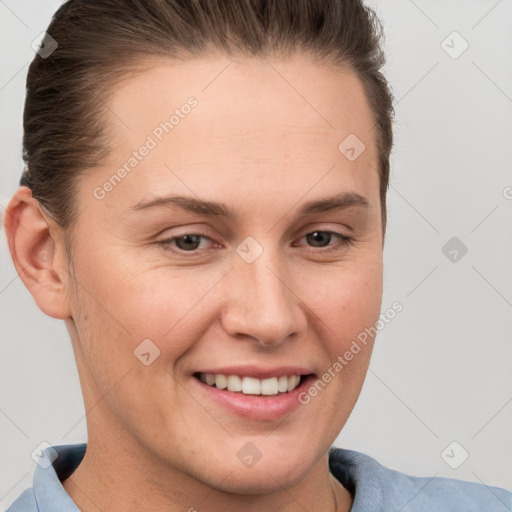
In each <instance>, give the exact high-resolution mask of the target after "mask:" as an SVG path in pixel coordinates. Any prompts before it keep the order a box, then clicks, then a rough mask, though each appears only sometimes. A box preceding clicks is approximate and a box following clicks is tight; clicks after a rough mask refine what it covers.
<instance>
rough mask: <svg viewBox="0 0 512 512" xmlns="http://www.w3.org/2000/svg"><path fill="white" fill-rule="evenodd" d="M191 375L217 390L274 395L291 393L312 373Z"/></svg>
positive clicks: (255, 394)
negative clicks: (261, 377)
mask: <svg viewBox="0 0 512 512" xmlns="http://www.w3.org/2000/svg"><path fill="white" fill-rule="evenodd" d="M193 376H194V377H195V378H196V379H197V380H199V381H201V382H202V383H203V384H206V385H207V386H210V387H212V388H215V389H219V390H226V391H230V392H232V393H237V394H242V395H253V396H261V397H275V396H280V395H285V394H288V393H291V392H292V391H294V390H295V389H297V388H298V387H300V386H301V385H302V384H303V383H304V381H305V380H307V379H308V377H311V376H313V374H302V375H300V374H292V375H279V376H274V377H268V378H265V379H258V378H256V377H252V376H248V375H246V376H243V375H226V374H221V373H203V372H195V373H194V374H193Z"/></svg>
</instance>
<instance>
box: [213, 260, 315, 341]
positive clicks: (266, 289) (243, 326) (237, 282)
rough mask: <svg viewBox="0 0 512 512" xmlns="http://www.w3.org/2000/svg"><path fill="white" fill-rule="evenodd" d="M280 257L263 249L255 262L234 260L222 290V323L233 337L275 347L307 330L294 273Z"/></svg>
mask: <svg viewBox="0 0 512 512" xmlns="http://www.w3.org/2000/svg"><path fill="white" fill-rule="evenodd" d="M237 258H238V257H237ZM279 260H280V258H279V256H278V255H271V254H270V252H269V251H264V252H263V254H261V255H260V256H259V257H258V258H257V259H256V260H255V261H253V262H252V263H247V262H245V261H244V260H242V259H240V258H238V260H236V261H235V262H234V268H233V269H232V270H231V272H229V274H228V276H226V277H227V279H226V280H225V282H224V289H223V291H222V293H223V295H224V297H225V298H226V301H225V303H224V309H223V312H222V324H223V327H224V329H225V330H226V332H227V333H229V334H230V335H231V336H233V337H235V338H238V339H242V338H250V339H253V340H257V341H258V342H259V343H260V344H261V345H264V346H272V345H278V344H280V343H282V342H284V341H285V340H287V339H289V338H291V337H292V336H293V335H295V336H297V335H300V334H301V333H303V332H304V330H305V328H306V320H307V319H306V316H305V312H304V309H303V305H301V302H302V301H301V298H300V297H299V296H298V293H297V292H298V290H296V289H294V288H296V286H294V280H293V278H292V277H290V275H291V272H290V271H289V270H287V268H286V265H285V264H284V263H282V262H280V261H279Z"/></svg>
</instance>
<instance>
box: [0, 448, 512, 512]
mask: <svg viewBox="0 0 512 512" xmlns="http://www.w3.org/2000/svg"><path fill="white" fill-rule="evenodd" d="M86 447H87V445H86V444H85V443H84V444H75V445H61V446H53V447H50V448H47V449H46V450H45V451H44V452H43V454H42V459H43V460H45V459H46V461H47V463H46V464H44V463H43V464H40V465H37V466H36V469H35V471H34V480H33V485H32V487H31V488H29V489H26V490H25V491H23V493H22V494H21V495H20V496H19V497H18V498H17V499H16V501H14V503H13V504H12V505H11V506H10V507H9V509H8V510H7V512H37V511H39V512H79V509H78V507H77V506H76V505H75V503H74V502H73V500H72V499H71V498H70V496H69V494H68V493H67V492H66V491H65V490H64V487H62V484H61V481H62V480H65V479H66V478H68V477H69V476H70V475H71V474H72V473H73V471H74V470H75V469H76V468H77V466H78V465H79V464H80V462H81V460H82V458H83V456H84V454H85V449H86ZM52 450H56V452H53V451H52ZM51 455H53V456H51ZM55 455H56V456H57V457H56V458H55ZM50 457H51V459H54V460H53V462H52V463H50V460H51V459H50ZM45 466H46V467H45ZM329 467H330V470H331V473H332V474H333V475H334V476H335V477H336V478H337V479H338V480H339V481H340V482H341V483H342V484H343V485H344V486H345V487H346V488H347V489H348V490H349V491H350V492H351V493H352V496H353V497H354V503H353V505H352V508H351V512H511V511H512V492H510V491H507V490H505V489H501V488H498V487H491V486H487V485H484V484H478V483H472V482H464V481H461V480H455V479H452V478H440V477H414V476H409V475H406V474H404V473H400V472H399V471H395V470H392V469H388V468H386V467H384V466H382V465H381V464H379V463H378V462H377V461H376V460H375V459H373V458H372V457H369V456H368V455H364V454H363V453H359V452H356V451H352V450H345V449H341V448H335V447H331V449H330V450H329ZM311 512H313V511H311Z"/></svg>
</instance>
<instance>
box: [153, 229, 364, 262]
mask: <svg viewBox="0 0 512 512" xmlns="http://www.w3.org/2000/svg"><path fill="white" fill-rule="evenodd" d="M313 233H328V234H330V235H334V236H337V237H338V238H339V239H340V241H339V242H338V243H337V244H335V245H334V246H327V248H325V247H319V248H318V250H317V251H314V252H319V253H324V254H325V253H331V252H333V251H337V250H340V249H343V248H346V247H349V246H350V245H352V244H353V241H354V239H353V238H352V237H349V236H347V235H343V234H341V233H337V232H336V231H327V230H321V229H317V230H314V231H310V232H309V233H306V234H304V235H303V236H301V238H300V239H301V240H302V239H303V238H304V237H306V236H308V235H311V234H313ZM189 235H192V236H199V237H201V238H206V239H208V240H211V238H210V237H209V236H207V235H204V234H203V233H184V234H183V235H179V236H174V237H171V238H167V239H165V240H159V241H157V242H155V243H156V244H157V245H161V246H163V249H164V250H166V251H171V252H175V253H177V254H180V255H182V254H189V255H190V256H191V257H194V256H199V255H200V253H201V252H204V251H209V249H203V250H201V249H194V250H193V251H185V250H183V249H179V248H178V249H171V248H170V245H171V244H172V243H173V242H174V241H175V240H178V239H180V238H184V237H185V236H189ZM313 249H315V248H314V247H313Z"/></svg>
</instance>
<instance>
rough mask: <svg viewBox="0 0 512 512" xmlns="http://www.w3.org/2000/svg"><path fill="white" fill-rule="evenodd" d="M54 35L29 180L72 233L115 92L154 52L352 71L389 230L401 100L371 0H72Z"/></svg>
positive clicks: (40, 66) (36, 111) (31, 124)
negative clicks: (84, 178)
mask: <svg viewBox="0 0 512 512" xmlns="http://www.w3.org/2000/svg"><path fill="white" fill-rule="evenodd" d="M46 33H47V34H49V36H51V37H52V38H53V39H54V40H55V41H56V42H57V45H58V47H57V48H56V49H55V50H54V51H53V52H52V53H51V54H50V55H44V52H42V51H40V52H39V53H41V55H39V54H36V56H35V57H34V59H33V61H32V63H31V64H30V67H29V70H28V76H27V94H26V100H25V109H24V115H23V127H24V135H23V159H24V161H25V164H26V168H25V170H24V173H23V175H22V177H21V180H20V185H27V186H28V187H30V188H31V189H32V193H33V196H34V197H35V198H37V200H38V201H39V203H40V204H41V205H42V206H43V207H44V209H45V210H46V211H47V212H48V213H49V214H50V215H51V216H52V217H53V218H54V219H55V220H56V221H57V222H58V223H59V224H60V225H61V226H62V227H63V228H64V229H66V230H67V231H69V230H70V229H71V228H72V227H73V225H74V222H75V221H76V218H77V215H78V212H77V211H76V201H75V200H74V198H75V197H76V196H75V193H76V190H77V189H76V186H77V183H78V181H79V178H80V171H84V170H85V169H87V168H91V167H94V166H95V165H97V164H98V163H99V162H101V160H102V158H104V157H106V156H107V155H108V152H109V147H108V140H107V139H106V137H105V135H104V120H103V118H102V112H103V111H104V108H105V107H104V105H105V102H106V101H107V98H108V94H109V92H110V91H112V90H113V88H114V87H115V84H116V81H117V80H119V79H120V78H122V76H124V75H126V73H127V72H130V71H136V70H137V64H138V63H142V61H143V59H144V58H145V57H148V56H167V57H172V58H176V59H193V58H200V57H201V56H206V55H208V54H211V53H214V52H216V53H218V52H219V51H220V52H221V53H223V54H226V55H228V56H231V55H233V54H235V55H240V56H243V57H249V58H250V57H267V56H272V55H278V56H285V55H288V54H291V53H292V52H303V53H305V54H308V55H311V56H312V57H314V58H315V59H316V60H317V61H319V62H324V63H326V64H331V65H334V66H337V67H342V68H345V69H346V68H348V69H350V70H351V71H352V72H354V73H355V75H356V76H357V77H358V78H359V79H360V80H361V82H362V84H363V86H364V90H365V92H366V95H367V97H368V101H369V104H370V107H371V109H372V112H373V115H374V117H375V127H376V139H375V142H376V145H377V150H378V166H379V168H378V172H379V178H380V201H381V208H382V227H383V235H384V233H385V228H386V217H387V214H386V191H387V188H388V181H389V157H390V153H391V149H392V145H393V133H392V120H393V116H394V110H393V106H392V103H393V96H392V94H391V92H390V90H389V87H388V82H387V81H386V79H385V78H384V76H383V75H382V74H381V72H380V71H379V70H380V69H381V67H382V66H383V65H384V63H385V56H384V53H383V51H382V49H381V38H382V27H381V24H380V22H379V20H378V18H377V17H376V15H375V13H374V12H373V11H372V10H371V9H369V8H368V7H365V6H364V5H363V3H362V0H293V1H290V0H68V1H67V2H65V3H64V4H63V5H62V6H61V7H60V8H59V9H58V10H57V12H56V13H55V14H54V16H53V18H52V21H51V22H50V25H49V26H48V29H47V32H46ZM44 57H46V58H44Z"/></svg>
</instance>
